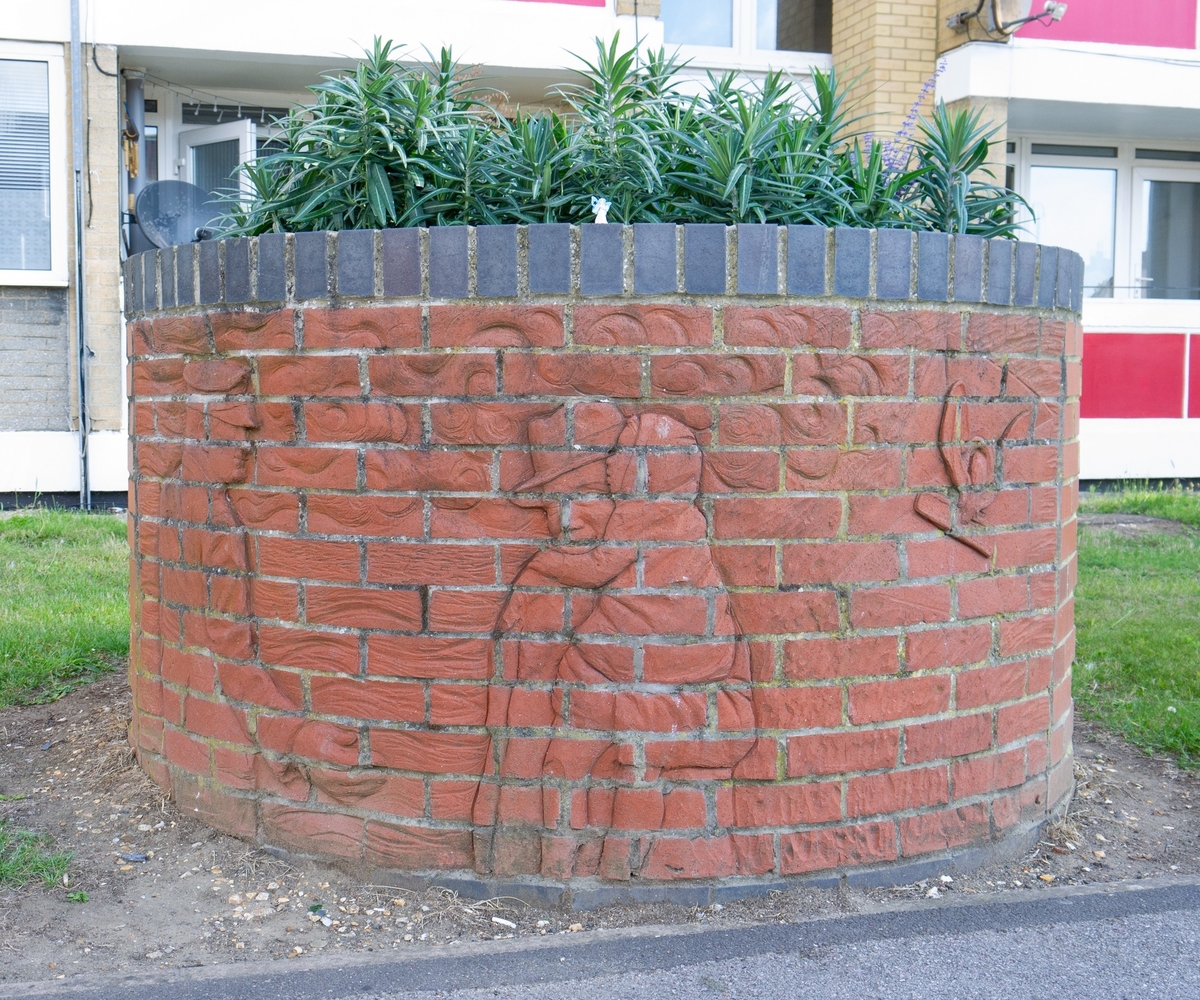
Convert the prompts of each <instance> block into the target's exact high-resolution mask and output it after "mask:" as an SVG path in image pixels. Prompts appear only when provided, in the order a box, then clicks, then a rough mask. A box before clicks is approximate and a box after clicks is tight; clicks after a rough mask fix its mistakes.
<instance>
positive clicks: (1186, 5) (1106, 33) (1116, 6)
mask: <svg viewBox="0 0 1200 1000" xmlns="http://www.w3.org/2000/svg"><path fill="white" fill-rule="evenodd" d="M1043 6H1045V3H1044V0H1033V7H1032V8H1031V9H1030V11H1029V12H1030V13H1031V14H1034V13H1037V12H1038V11H1039V10H1041V9H1042V7H1043ZM1017 34H1019V35H1020V36H1021V37H1022V38H1045V39H1049V40H1050V41H1058V42H1111V43H1113V44H1115V45H1158V46H1165V47H1168V48H1177V49H1194V48H1195V47H1196V0H1154V2H1153V3H1150V4H1146V3H1139V2H1137V0H1072V2H1071V3H1070V4H1068V5H1067V13H1066V16H1065V17H1064V18H1063V19H1062V20H1061V21H1059V22H1058V23H1057V24H1051V25H1050V26H1049V27H1046V26H1044V25H1041V24H1038V23H1036V22H1034V23H1031V24H1027V25H1025V27H1023V28H1021V29H1020V30H1019V31H1018V32H1017Z"/></svg>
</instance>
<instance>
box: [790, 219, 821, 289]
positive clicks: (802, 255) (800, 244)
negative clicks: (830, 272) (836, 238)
mask: <svg viewBox="0 0 1200 1000" xmlns="http://www.w3.org/2000/svg"><path fill="white" fill-rule="evenodd" d="M828 235H829V230H828V229H826V228H825V227H824V226H788V260H787V284H788V288H787V290H788V294H789V295H824V294H825V288H826V284H825V245H826V240H827V238H828Z"/></svg>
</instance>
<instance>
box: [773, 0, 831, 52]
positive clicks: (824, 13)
mask: <svg viewBox="0 0 1200 1000" xmlns="http://www.w3.org/2000/svg"><path fill="white" fill-rule="evenodd" d="M756 43H757V47H758V48H760V49H766V50H768V51H784V52H831V51H833V44H832V43H833V3H832V0H758V34H757V38H756Z"/></svg>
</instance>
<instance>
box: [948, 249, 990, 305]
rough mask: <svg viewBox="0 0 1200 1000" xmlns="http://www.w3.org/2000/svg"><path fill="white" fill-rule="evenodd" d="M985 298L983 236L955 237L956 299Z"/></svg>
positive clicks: (974, 299) (966, 300)
mask: <svg viewBox="0 0 1200 1000" xmlns="http://www.w3.org/2000/svg"><path fill="white" fill-rule="evenodd" d="M982 300H983V237H982V236H955V237H954V301H955V302H980V301H982Z"/></svg>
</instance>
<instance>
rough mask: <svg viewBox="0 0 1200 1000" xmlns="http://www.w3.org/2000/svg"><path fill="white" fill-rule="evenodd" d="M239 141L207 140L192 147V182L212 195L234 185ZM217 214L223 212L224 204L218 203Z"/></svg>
mask: <svg viewBox="0 0 1200 1000" xmlns="http://www.w3.org/2000/svg"><path fill="white" fill-rule="evenodd" d="M240 151H241V143H240V142H238V140H237V139H226V140H224V141H223V142H207V143H205V144H204V145H203V146H193V147H192V163H193V167H192V183H193V184H195V185H196V187H198V188H200V189H201V190H204V191H207V192H208V193H209V194H211V195H213V196H214V197H213V201H216V200H217V199H216V197H215V196H216V195H217V194H219V193H221V192H222V191H228V189H229V188H231V187H234V186H235V183H234V180H233V171H234V170H235V169H236V168H237V165H238V163H239V159H238V154H239V153H240ZM217 208H218V214H223V210H224V209H225V206H224V205H218V206H217Z"/></svg>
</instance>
